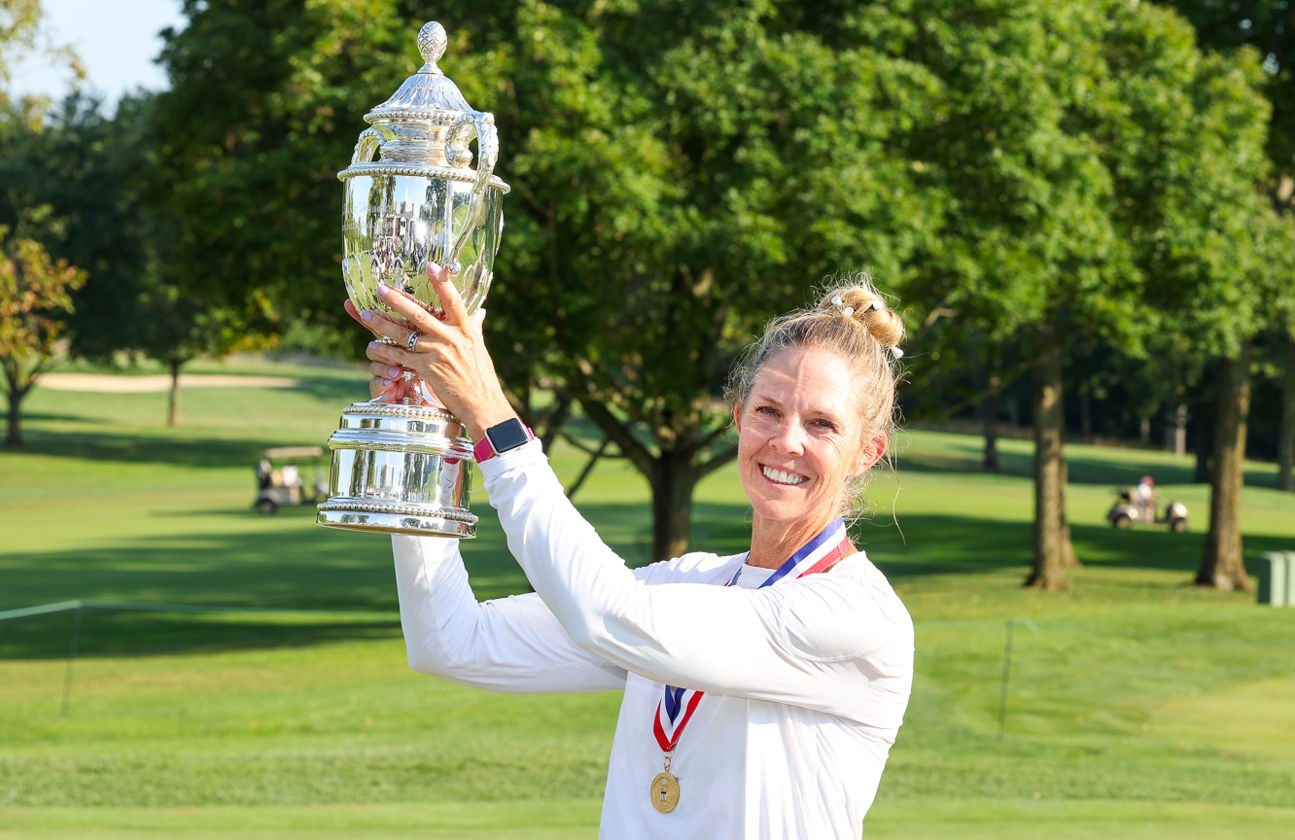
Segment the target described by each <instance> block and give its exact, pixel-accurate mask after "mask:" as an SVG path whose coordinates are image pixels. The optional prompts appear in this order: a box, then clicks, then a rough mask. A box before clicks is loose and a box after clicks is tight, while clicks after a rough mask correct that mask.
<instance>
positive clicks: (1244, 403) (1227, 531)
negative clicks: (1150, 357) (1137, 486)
mask: <svg viewBox="0 0 1295 840" xmlns="http://www.w3.org/2000/svg"><path fill="white" fill-rule="evenodd" d="M1249 412H1250V345H1249V344H1248V343H1247V344H1245V345H1243V346H1242V348H1241V352H1240V353H1239V354H1238V355H1237V358H1235V359H1224V360H1223V362H1222V363H1221V364H1220V365H1219V387H1218V407H1217V412H1216V414H1215V422H1214V480H1213V481H1212V482H1211V485H1210V529H1209V532H1208V533H1206V535H1205V552H1204V555H1203V556H1202V557H1201V568H1200V570H1199V571H1198V572H1197V573H1196V580H1195V581H1194V582H1195V583H1196V585H1197V586H1212V587H1214V588H1216V589H1249V588H1250V578H1249V577H1248V576H1247V575H1246V569H1245V563H1244V559H1243V557H1242V555H1241V487H1242V484H1243V478H1244V476H1243V471H1244V466H1245V454H1246V418H1247V416H1248V414H1249Z"/></svg>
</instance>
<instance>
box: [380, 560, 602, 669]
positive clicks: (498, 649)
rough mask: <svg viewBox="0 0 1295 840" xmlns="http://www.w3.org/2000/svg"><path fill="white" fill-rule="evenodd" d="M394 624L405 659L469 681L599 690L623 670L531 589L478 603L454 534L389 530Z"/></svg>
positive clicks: (413, 664)
mask: <svg viewBox="0 0 1295 840" xmlns="http://www.w3.org/2000/svg"><path fill="white" fill-rule="evenodd" d="M391 545H392V551H393V554H394V555H395V564H396V591H397V593H398V594H399V598H400V625H401V628H402V629H403V631H404V635H405V649H406V652H407V654H408V657H409V665H410V667H411V668H413V669H414V670H415V671H419V672H421V673H425V674H433V675H435V676H439V677H443V678H445V679H448V680H451V681H453V682H457V683H461V684H463V685H468V686H473V687H475V688H484V689H488V690H492V691H507V692H529V693H549V692H573V691H604V690H610V689H620V688H624V687H625V671H624V670H623V669H621V668H618V667H616V666H614V665H612V664H611V663H609V662H607V660H605V659H603V658H601V657H599V656H597V655H596V654H593V653H590V652H589V651H587V650H585V649H583V648H581V647H579V646H577V645H576V644H575V643H574V642H573V641H572V640H571V637H570V636H569V635H568V634H567V632H566V631H565V630H563V629H562V626H561V625H560V624H559V623H558V621H557V619H556V618H554V616H553V613H552V612H551V611H550V610H549V608H548V607H546V606H545V605H544V603H543V602H542V601H540V599H539V597H538V596H536V595H534V594H529V595H514V596H512V597H509V598H501V599H498V600H493V601H486V602H483V603H479V602H478V601H477V599H476V596H475V595H473V593H472V588H471V586H470V585H469V584H468V573H467V570H466V569H465V568H464V566H463V560H462V556H461V555H460V554H459V541H458V540H456V539H450V538H445V537H412V536H398V535H397V536H393V537H392V539H391Z"/></svg>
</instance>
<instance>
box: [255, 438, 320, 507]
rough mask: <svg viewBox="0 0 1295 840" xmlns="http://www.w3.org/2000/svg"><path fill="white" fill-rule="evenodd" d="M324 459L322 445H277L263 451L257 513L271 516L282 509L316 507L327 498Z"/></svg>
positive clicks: (259, 474)
mask: <svg viewBox="0 0 1295 840" xmlns="http://www.w3.org/2000/svg"><path fill="white" fill-rule="evenodd" d="M323 458H324V449H323V447H321V446H276V447H274V448H272V449H267V450H265V451H264V452H262V453H261V460H260V461H259V462H258V463H257V465H256V486H257V489H256V502H255V503H254V507H255V508H256V510H257V512H258V513H263V514H267V515H268V514H271V513H275V512H276V511H278V509H279V508H281V507H289V506H293V505H314V504H315V503H317V502H318V501H319V500H320V499H321V498H323V497H324V496H327V495H328V474H327V473H325V472H324V471H323V467H322V463H323Z"/></svg>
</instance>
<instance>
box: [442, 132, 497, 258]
mask: <svg viewBox="0 0 1295 840" xmlns="http://www.w3.org/2000/svg"><path fill="white" fill-rule="evenodd" d="M469 130H471V131H472V132H473V133H474V134H475V135H476V137H477V178H476V181H474V182H473V184H472V200H471V202H470V203H469V204H468V214H467V217H466V218H465V219H464V222H463V224H461V225H456V226H455V228H456V229H455V231H454V244H453V245H452V246H451V247H450V248H448V249H447V250H446V252H445V256H446V260H445V263H446V266H447V267H448V268H450V271H451V273H457V272H458V269H459V254H460V253H461V252H462V251H463V246H464V245H465V244H467V241H468V237H469V236H471V235H472V232H473V231H475V230H476V229H477V225H478V219H479V218H480V217H481V214H482V212H483V210H484V208H485V204H486V190H487V189H489V188H490V176H491V175H493V174H494V171H495V163H496V162H498V160H499V132H498V131H497V130H496V129H495V115H494V114H487V113H482V112H480V111H475V112H472V113H470V114H464V115H463V116H462V117H460V118H459V119H458V121H456V122H455V123H454V124H453V125H452V126H450V130H449V131H448V132H446V138H445V139H446V142H445V159H446V161H448V162H449V164H450V166H453V167H455V168H456V169H457V168H462V167H465V166H467V165H468V164H469V163H471V162H472V153H471V152H470V151H469V150H468V143H469V142H470V141H471V139H472V138H471V137H468V136H465V135H466V132H467V131H469Z"/></svg>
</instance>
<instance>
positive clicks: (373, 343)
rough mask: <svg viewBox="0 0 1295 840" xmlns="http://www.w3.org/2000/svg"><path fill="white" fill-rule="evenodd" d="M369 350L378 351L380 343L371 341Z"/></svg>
mask: <svg viewBox="0 0 1295 840" xmlns="http://www.w3.org/2000/svg"><path fill="white" fill-rule="evenodd" d="M368 349H370V350H377V349H378V342H376V341H370V342H369V347H368Z"/></svg>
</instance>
